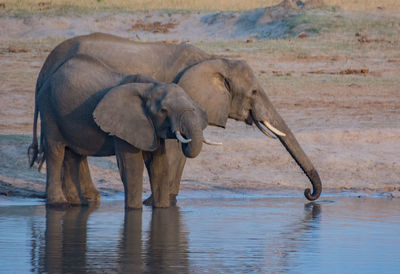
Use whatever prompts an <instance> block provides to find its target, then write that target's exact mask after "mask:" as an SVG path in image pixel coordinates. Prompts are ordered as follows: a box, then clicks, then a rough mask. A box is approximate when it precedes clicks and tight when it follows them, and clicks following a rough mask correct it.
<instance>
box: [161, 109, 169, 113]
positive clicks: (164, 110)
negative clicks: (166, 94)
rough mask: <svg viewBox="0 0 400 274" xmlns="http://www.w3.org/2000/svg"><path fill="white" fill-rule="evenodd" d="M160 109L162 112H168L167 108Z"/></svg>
mask: <svg viewBox="0 0 400 274" xmlns="http://www.w3.org/2000/svg"><path fill="white" fill-rule="evenodd" d="M160 111H161V113H162V114H167V112H168V111H167V109H166V108H161V110H160Z"/></svg>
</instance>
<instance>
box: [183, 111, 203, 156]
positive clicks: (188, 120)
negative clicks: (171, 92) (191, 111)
mask: <svg viewBox="0 0 400 274" xmlns="http://www.w3.org/2000/svg"><path fill="white" fill-rule="evenodd" d="M191 116H192V115H184V116H182V118H181V129H182V130H181V133H182V135H183V136H184V138H186V139H190V142H182V151H183V154H184V155H185V156H186V157H187V158H194V157H196V156H197V155H199V153H200V151H201V148H202V145H203V139H204V137H203V131H202V128H201V126H200V124H199V123H197V122H196V117H191Z"/></svg>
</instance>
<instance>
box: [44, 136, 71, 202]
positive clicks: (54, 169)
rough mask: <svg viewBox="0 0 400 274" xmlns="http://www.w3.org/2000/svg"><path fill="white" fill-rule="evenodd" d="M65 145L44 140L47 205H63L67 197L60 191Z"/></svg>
mask: <svg viewBox="0 0 400 274" xmlns="http://www.w3.org/2000/svg"><path fill="white" fill-rule="evenodd" d="M64 152H65V145H64V144H61V143H59V142H54V141H50V142H49V141H47V140H46V141H45V157H46V176H47V178H46V193H47V201H46V203H47V204H48V205H53V206H65V205H66V204H68V201H67V199H66V198H65V196H64V193H63V191H62V180H61V179H62V168H63V160H64Z"/></svg>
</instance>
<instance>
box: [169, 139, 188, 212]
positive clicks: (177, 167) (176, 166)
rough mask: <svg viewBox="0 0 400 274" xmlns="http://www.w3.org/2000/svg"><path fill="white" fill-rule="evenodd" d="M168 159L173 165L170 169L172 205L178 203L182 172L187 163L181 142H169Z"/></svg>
mask: <svg viewBox="0 0 400 274" xmlns="http://www.w3.org/2000/svg"><path fill="white" fill-rule="evenodd" d="M167 152H168V153H167V161H168V164H169V165H170V166H171V168H170V169H169V171H170V174H169V176H168V178H169V195H170V200H171V204H172V205H176V196H178V194H179V187H180V185H181V179H182V173H183V169H184V167H185V163H186V157H185V156H184V155H183V153H182V149H181V144H180V143H178V142H169V143H168V144H167Z"/></svg>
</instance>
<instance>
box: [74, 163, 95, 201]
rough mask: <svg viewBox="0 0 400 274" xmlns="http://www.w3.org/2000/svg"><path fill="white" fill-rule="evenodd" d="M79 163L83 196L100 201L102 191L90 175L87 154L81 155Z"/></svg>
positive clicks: (89, 199)
mask: <svg viewBox="0 0 400 274" xmlns="http://www.w3.org/2000/svg"><path fill="white" fill-rule="evenodd" d="M81 157H82V158H81V162H80V165H79V181H80V183H81V189H82V194H83V196H84V197H85V198H86V199H87V200H88V201H89V202H98V201H100V192H99V191H98V190H97V189H96V187H95V185H94V183H93V180H92V177H91V176H90V170H89V164H88V160H87V157H86V156H81Z"/></svg>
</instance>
